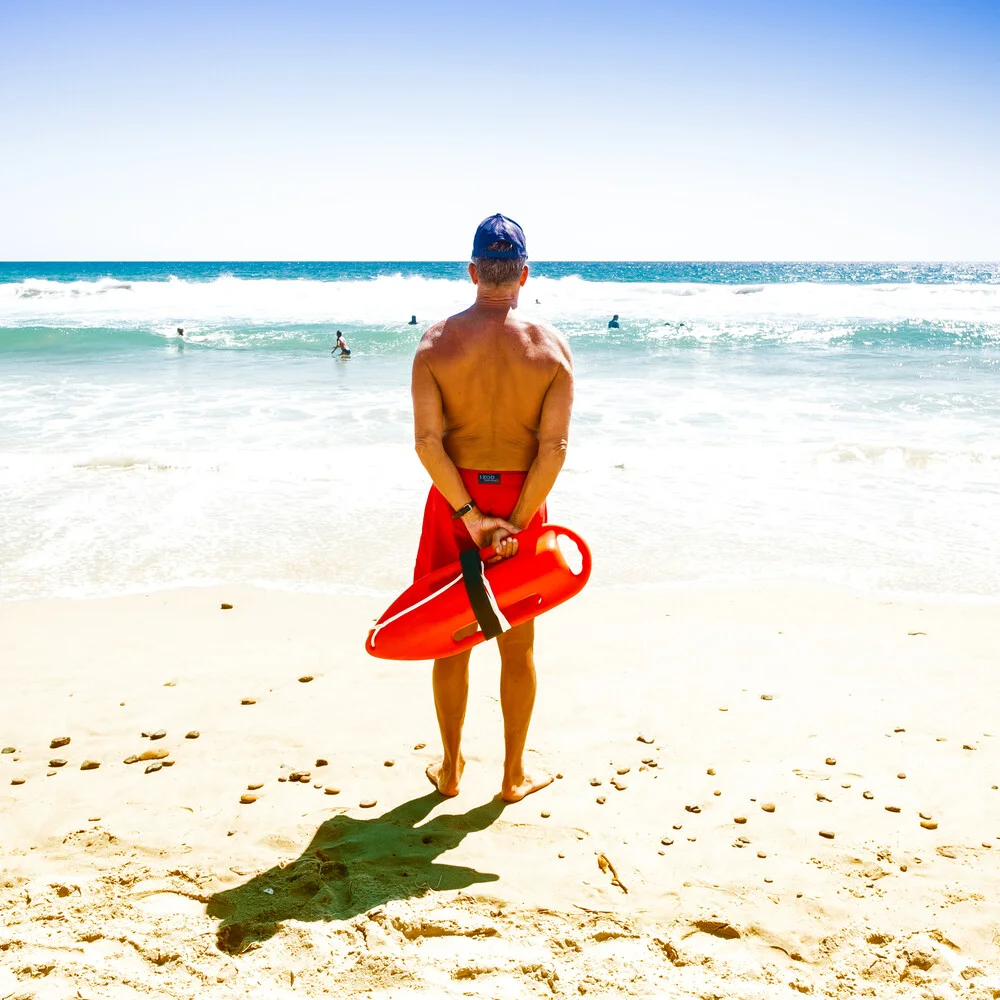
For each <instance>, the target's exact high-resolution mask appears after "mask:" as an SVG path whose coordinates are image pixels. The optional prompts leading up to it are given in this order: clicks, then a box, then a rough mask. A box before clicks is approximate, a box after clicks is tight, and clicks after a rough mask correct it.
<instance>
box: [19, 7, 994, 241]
mask: <svg viewBox="0 0 1000 1000" xmlns="http://www.w3.org/2000/svg"><path fill="white" fill-rule="evenodd" d="M0 26H2V27H0V97H2V100H0V258H2V259H6V260H18V259H20V260H25V259H84V260H86V259H103V260H107V259H111V260H115V259H168V260H169V259H200V260H205V259H335V260H340V259H415V260H420V259H456V258H463V257H465V256H466V254H467V253H468V251H469V245H470V244H471V236H472V231H473V229H474V227H475V224H476V223H477V222H478V221H479V219H480V218H482V217H483V216H485V215H487V214H490V213H492V212H494V211H502V212H504V213H506V214H508V215H511V216H513V217H514V218H515V219H517V220H518V221H519V222H521V224H522V225H523V226H524V228H525V230H526V233H527V236H528V244H529V252H530V253H531V255H532V256H533V257H534V258H536V259H570V260H572V259H816V258H822V259H843V258H855V259H857V258H862V259H991V260H995V259H1000V180H998V179H1000V3H997V2H996V0H991V2H990V3H986V2H963V0H956V2H954V3H950V4H946V3H943V2H940V3H923V2H921V0H916V2H913V3H906V4H904V3H896V2H893V3H880V2H878V0H874V2H871V3H860V2H854V0H847V2H840V3H827V2H819V3H786V2H757V3H737V2H731V0H721V2H720V0H708V2H703V3H685V4H674V3H670V2H660V3H648V2H629V0H619V2H606V3H594V2H587V0H574V2H561V0H560V2H545V0H540V2H539V0H536V2H533V3H531V4H527V3H526V4H497V3H476V2H475V0H464V2H462V3H458V2H455V3H436V2H434V0H427V2H425V3H420V4H418V3H405V4H404V3H397V2H379V0H369V2H364V3H351V4H343V3H339V2H335V0H334V2H329V0H327V2H322V3H321V2H303V0H287V2H285V3H270V4H263V3H255V2H252V0H250V2H240V3H236V2H231V3H211V2H207V3H188V2H185V0H180V2H174V3H170V4H162V3H156V2H152V3H144V4H140V3H133V4H131V5H126V4H123V3H118V2H106V3H86V2H78V3H68V2H60V0H55V2H51V3H46V4H27V3H21V2H16V3H15V2H13V0H0Z"/></svg>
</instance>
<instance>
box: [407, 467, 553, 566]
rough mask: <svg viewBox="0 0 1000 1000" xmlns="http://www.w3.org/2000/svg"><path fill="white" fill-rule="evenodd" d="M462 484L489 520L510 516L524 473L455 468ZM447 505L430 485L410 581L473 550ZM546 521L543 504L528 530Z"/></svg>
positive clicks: (463, 527) (464, 530) (515, 503)
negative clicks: (465, 551)
mask: <svg viewBox="0 0 1000 1000" xmlns="http://www.w3.org/2000/svg"><path fill="white" fill-rule="evenodd" d="M458 471H459V473H460V475H461V476H462V482H463V483H465V488H466V489H467V490H468V491H469V495H470V496H471V497H472V499H473V500H474V501H475V504H476V506H477V507H478V508H479V509H480V510H481V511H482V512H483V513H484V514H487V515H489V516H490V517H503V518H507V517H510V513H511V511H512V510H513V509H514V507H515V506H516V505H517V501H518V498H519V497H520V496H521V487H522V486H523V485H524V480H525V479H526V478H527V476H528V474H527V473H526V472H482V471H480V470H479V469H459V470H458ZM453 513H454V511H453V510H452V508H451V504H449V503H448V501H447V500H445V498H444V497H443V496H442V495H441V493H440V491H439V490H438V488H437V487H436V486H431V489H430V492H429V493H428V494H427V503H426V505H425V506H424V523H423V527H422V528H421V530H420V547H419V548H418V549H417V563H416V566H415V567H414V569H413V579H414V580H419V579H420V578H421V577H422V576H426V575H427V574H428V573H433V572H434V570H436V569H440V568H441V567H442V566H447V565H448V564H449V563H453V562H455V561H456V560H457V559H458V554H459V553H460V552H461V551H463V550H464V549H471V548H474V544H473V541H472V538H471V537H470V535H469V532H468V529H467V528H466V527H465V523H464V522H463V521H462V519H461V518H459V519H458V520H457V521H453V520H452V517H451V515H452V514H453ZM547 520H548V516H547V511H546V508H545V504H542V509H541V510H540V511H539V512H538V513H537V514H536V515H535V516H534V517H533V518H532V519H531V524H530V525H529V527H536V526H537V525H540V524H545V522H546V521H547Z"/></svg>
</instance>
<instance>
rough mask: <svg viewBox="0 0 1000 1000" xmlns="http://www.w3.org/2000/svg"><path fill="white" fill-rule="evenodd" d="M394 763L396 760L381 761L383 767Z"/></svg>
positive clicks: (391, 765)
mask: <svg viewBox="0 0 1000 1000" xmlns="http://www.w3.org/2000/svg"><path fill="white" fill-rule="evenodd" d="M395 763H396V762H395V761H394V760H384V761H382V766H383V767H393V766H394V765H395Z"/></svg>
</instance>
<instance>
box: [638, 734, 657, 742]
mask: <svg viewBox="0 0 1000 1000" xmlns="http://www.w3.org/2000/svg"><path fill="white" fill-rule="evenodd" d="M636 740H637V741H638V742H639V743H653V742H654V740H653V737H652V736H644V735H643V734H642V733H639V735H638V736H637V737H636Z"/></svg>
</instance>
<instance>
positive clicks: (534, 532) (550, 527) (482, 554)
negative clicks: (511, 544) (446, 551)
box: [479, 524, 591, 583]
mask: <svg viewBox="0 0 1000 1000" xmlns="http://www.w3.org/2000/svg"><path fill="white" fill-rule="evenodd" d="M545 531H555V532H556V533H557V534H558V535H565V536H566V537H567V538H569V539H570V540H571V541H572V542H573V544H574V545H575V546H576V548H577V551H578V552H579V553H580V556H581V558H582V559H583V565H582V566H581V568H580V572H579V573H576V574H574V575H575V576H580V577H582V578H583V581H584V583H586V582H587V580H589V579H590V567H591V556H590V546H589V545H587V544H586V543H585V542H584V541H583V539H582V538H580V537H579V536H577V535H576V534H574V533H573V532H570V531H567V530H566V529H565V528H560V527H559V525H558V524H543V525H542V526H541V527H540V528H529V529H527V530H525V531H519V532H518V533H517V534H516V535H514V536H513V537H514V538H516V539H518V550H517V551H518V552H520V551H521V548H520V545H521V540H522V539H524V540H525V541H528V540H529V539H530V540H534V539H537V538H538V537H539V536H540V535H541V534H542V533H543V532H545ZM496 554H497V552H496V549H495V548H493V546H492V545H487V546H486V548H484V549H480V550H479V558H480V559H482V561H483V562H484V563H486V562H489V560H490V559H492V558H493V557H494V556H495V555H496ZM511 558H514V559H516V558H517V556H516V555H515V556H512V557H511Z"/></svg>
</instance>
